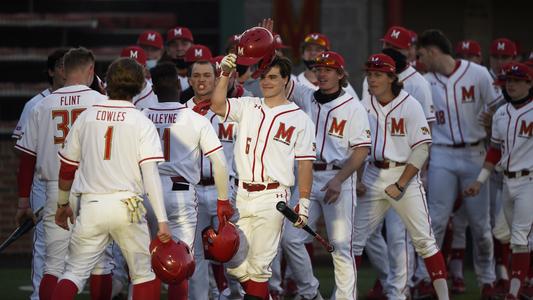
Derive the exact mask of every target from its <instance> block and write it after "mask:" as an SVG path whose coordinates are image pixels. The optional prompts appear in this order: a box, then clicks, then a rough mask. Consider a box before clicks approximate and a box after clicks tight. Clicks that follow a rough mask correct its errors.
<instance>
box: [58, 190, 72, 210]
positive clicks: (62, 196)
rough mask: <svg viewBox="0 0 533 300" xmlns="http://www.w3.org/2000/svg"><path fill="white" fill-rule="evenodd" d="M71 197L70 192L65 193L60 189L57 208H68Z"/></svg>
mask: <svg viewBox="0 0 533 300" xmlns="http://www.w3.org/2000/svg"><path fill="white" fill-rule="evenodd" d="M69 197H70V191H64V190H62V189H58V195H57V206H58V207H60V206H61V207H63V206H67V205H68V200H69Z"/></svg>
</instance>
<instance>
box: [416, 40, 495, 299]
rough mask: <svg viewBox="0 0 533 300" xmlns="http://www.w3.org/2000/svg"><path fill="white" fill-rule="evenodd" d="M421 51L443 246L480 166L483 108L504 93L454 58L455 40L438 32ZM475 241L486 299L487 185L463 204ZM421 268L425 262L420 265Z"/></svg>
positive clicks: (436, 222)
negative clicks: (431, 112) (461, 196)
mask: <svg viewBox="0 0 533 300" xmlns="http://www.w3.org/2000/svg"><path fill="white" fill-rule="evenodd" d="M418 54H419V57H420V60H421V61H422V62H423V63H424V64H425V65H426V66H427V68H428V71H429V72H428V73H427V74H426V75H425V78H426V79H427V80H428V81H429V82H430V85H431V92H432V95H433V105H434V106H435V116H436V121H435V122H434V124H433V127H432V134H433V146H432V147H431V156H430V157H431V159H430V161H429V171H428V190H429V191H428V205H429V212H430V215H431V220H432V227H433V230H434V232H435V237H436V239H437V241H438V243H439V245H441V244H442V241H443V236H444V232H445V229H446V225H447V223H448V219H449V217H450V215H451V212H452V209H453V206H454V202H455V199H456V196H457V194H458V191H460V190H461V185H462V183H463V182H465V181H469V180H473V178H474V177H475V176H476V174H477V171H478V170H479V168H480V167H481V164H482V160H483V156H484V155H485V148H484V143H483V139H484V138H485V137H486V132H485V130H484V127H483V125H482V124H481V123H480V122H479V121H478V119H477V118H478V116H480V114H481V113H483V112H484V111H487V110H490V109H491V108H492V107H496V105H498V103H499V102H500V101H501V99H502V96H501V94H499V93H498V90H497V89H494V88H493V86H492V78H491V77H490V74H489V73H488V71H487V69H486V68H484V67H482V66H480V65H478V64H475V63H471V62H469V61H465V60H455V59H453V57H452V56H451V44H450V41H449V40H448V39H447V38H446V37H445V36H444V34H443V33H442V32H440V31H438V30H427V31H426V32H424V33H423V34H422V36H421V37H419V40H418ZM463 205H465V210H466V213H467V217H468V223H469V224H470V228H471V231H472V236H473V239H474V243H476V244H477V249H478V250H479V251H478V253H477V255H475V256H474V266H475V270H476V274H477V277H478V282H479V284H480V285H481V286H482V298H490V297H491V296H492V295H493V283H494V280H495V274H494V258H493V243H492V235H491V229H490V222H489V195H488V186H486V187H485V188H484V189H482V191H481V192H480V194H479V195H478V196H476V198H475V201H467V202H464V203H463ZM419 266H420V264H419ZM424 273H425V272H424V270H423V269H422V268H420V267H419V269H418V271H417V277H418V278H422V279H424V280H421V281H420V282H419V285H420V286H419V288H420V289H421V290H427V289H425V286H427V283H426V282H427V279H428V275H427V273H425V274H424Z"/></svg>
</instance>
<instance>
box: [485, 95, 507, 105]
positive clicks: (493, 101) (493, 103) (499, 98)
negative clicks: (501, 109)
mask: <svg viewBox="0 0 533 300" xmlns="http://www.w3.org/2000/svg"><path fill="white" fill-rule="evenodd" d="M501 99H503V95H500V96H499V97H498V98H496V99H494V100H492V101H490V102H489V103H487V106H488V107H494V105H495V104H497V103H498V102H499V101H500V100H501Z"/></svg>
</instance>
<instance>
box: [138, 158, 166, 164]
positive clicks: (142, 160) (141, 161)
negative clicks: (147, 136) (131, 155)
mask: <svg viewBox="0 0 533 300" xmlns="http://www.w3.org/2000/svg"><path fill="white" fill-rule="evenodd" d="M152 159H161V160H163V161H164V160H165V158H164V157H163V156H152V157H147V158H144V159H141V160H140V161H139V165H140V164H142V163H143V162H144V161H146V160H152Z"/></svg>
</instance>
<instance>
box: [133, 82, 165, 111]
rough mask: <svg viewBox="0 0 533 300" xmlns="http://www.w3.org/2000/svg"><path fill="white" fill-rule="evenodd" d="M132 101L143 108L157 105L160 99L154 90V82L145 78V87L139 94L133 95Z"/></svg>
mask: <svg viewBox="0 0 533 300" xmlns="http://www.w3.org/2000/svg"><path fill="white" fill-rule="evenodd" d="M131 102H132V103H133V105H135V107H136V108H137V109H143V108H148V107H152V106H154V105H157V103H158V102H159V101H158V100H157V95H156V94H155V93H154V91H153V90H152V82H151V81H150V80H148V79H145V85H144V88H143V89H142V91H141V92H140V93H139V94H138V95H136V96H135V97H133V99H132V100H131Z"/></svg>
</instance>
